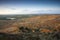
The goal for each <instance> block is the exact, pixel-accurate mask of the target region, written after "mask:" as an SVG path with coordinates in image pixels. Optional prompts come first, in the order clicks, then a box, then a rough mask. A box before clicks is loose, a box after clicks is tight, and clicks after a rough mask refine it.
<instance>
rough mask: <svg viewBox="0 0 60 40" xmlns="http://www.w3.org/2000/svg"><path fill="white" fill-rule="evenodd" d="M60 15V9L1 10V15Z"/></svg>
mask: <svg viewBox="0 0 60 40" xmlns="http://www.w3.org/2000/svg"><path fill="white" fill-rule="evenodd" d="M32 13H60V9H59V8H0V14H32Z"/></svg>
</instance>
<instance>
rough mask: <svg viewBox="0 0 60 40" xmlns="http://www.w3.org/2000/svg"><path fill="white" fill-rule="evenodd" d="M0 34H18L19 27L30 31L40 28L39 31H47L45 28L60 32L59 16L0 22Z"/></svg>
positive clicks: (41, 16) (40, 16) (39, 16)
mask: <svg viewBox="0 0 60 40" xmlns="http://www.w3.org/2000/svg"><path fill="white" fill-rule="evenodd" d="M0 23H1V24H2V25H1V24H0V25H1V26H0V32H2V33H9V34H10V33H11V34H16V33H19V28H20V27H27V28H29V29H31V30H34V29H37V28H40V30H43V31H44V29H45V30H49V29H47V28H51V30H49V31H52V30H53V29H56V30H59V31H60V15H38V16H33V17H29V18H23V19H21V20H20V19H17V20H0Z"/></svg>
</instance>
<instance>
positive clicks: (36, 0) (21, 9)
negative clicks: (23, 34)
mask: <svg viewBox="0 0 60 40" xmlns="http://www.w3.org/2000/svg"><path fill="white" fill-rule="evenodd" d="M6 14H60V0H0V15H6Z"/></svg>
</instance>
